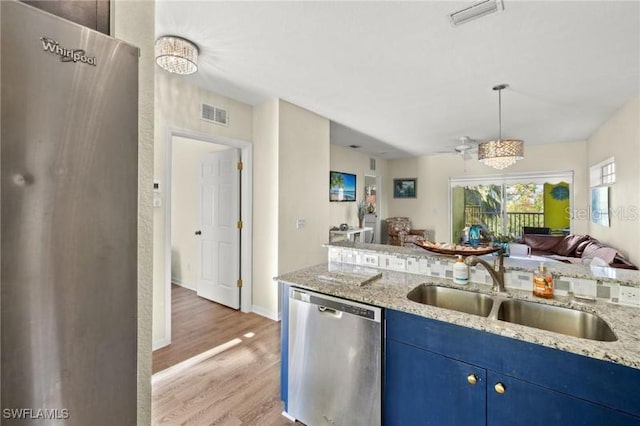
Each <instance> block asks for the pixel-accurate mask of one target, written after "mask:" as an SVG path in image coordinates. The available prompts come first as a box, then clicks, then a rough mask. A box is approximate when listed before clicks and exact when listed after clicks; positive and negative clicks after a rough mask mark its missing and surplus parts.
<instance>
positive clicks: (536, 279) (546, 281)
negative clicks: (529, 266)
mask: <svg viewBox="0 0 640 426" xmlns="http://www.w3.org/2000/svg"><path fill="white" fill-rule="evenodd" d="M533 295H534V296H537V297H543V298H545V299H553V275H551V273H549V271H547V266H546V265H545V264H544V262H540V266H539V267H538V270H537V271H536V272H535V273H534V274H533Z"/></svg>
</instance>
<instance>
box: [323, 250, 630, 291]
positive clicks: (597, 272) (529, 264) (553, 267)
mask: <svg viewBox="0 0 640 426" xmlns="http://www.w3.org/2000/svg"><path fill="white" fill-rule="evenodd" d="M325 247H337V248H344V249H355V250H358V251H364V252H367V251H369V252H371V253H382V254H388V255H395V256H398V257H405V258H406V257H418V258H428V259H440V260H442V259H447V260H450V261H451V262H454V261H455V259H454V257H452V256H445V255H442V254H438V253H433V252H430V251H428V250H424V249H421V248H419V247H416V246H415V245H409V246H405V247H400V246H391V245H386V244H367V243H358V242H351V241H341V242H337V243H329V244H325ZM491 257H492V255H485V256H484V257H483V258H484V259H487V258H489V259H490V258H491ZM545 264H546V265H547V270H548V271H549V272H551V273H552V274H553V275H554V276H564V277H573V278H583V279H591V280H599V281H602V282H615V283H618V284H624V285H628V286H631V287H640V271H637V270H629V269H621V268H609V267H589V266H586V265H575V264H570V263H563V262H559V261H555V260H553V259H547V260H546V261H545ZM539 265H540V261H538V260H528V259H526V258H523V257H505V258H504V267H505V269H506V270H507V271H510V270H511V271H526V272H535V271H536V270H537V269H538V266H539Z"/></svg>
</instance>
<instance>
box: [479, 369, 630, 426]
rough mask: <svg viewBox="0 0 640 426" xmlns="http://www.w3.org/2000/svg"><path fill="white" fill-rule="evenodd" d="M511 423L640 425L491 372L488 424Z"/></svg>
mask: <svg viewBox="0 0 640 426" xmlns="http://www.w3.org/2000/svg"><path fill="white" fill-rule="evenodd" d="M550 368H553V366H550ZM587 374H588V373H587ZM498 383H499V384H500V385H501V386H502V388H501V389H500V390H504V393H498V392H497V391H496V389H495V385H496V384H498ZM510 424H517V425H518V426H549V425H571V426H578V425H580V426H602V425H615V426H639V425H640V419H638V418H634V417H631V416H629V415H627V414H624V413H621V412H619V411H615V410H612V409H609V408H606V407H604V406H601V405H597V404H593V403H591V402H588V401H585V400H582V399H578V398H575V397H572V396H569V395H565V394H563V393H560V392H556V391H553V390H550V389H547V388H544V387H541V386H537V385H534V384H531V383H527V382H523V381H521V380H517V379H514V378H511V377H508V376H504V375H501V374H498V373H494V372H492V371H488V372H487V426H504V425H510Z"/></svg>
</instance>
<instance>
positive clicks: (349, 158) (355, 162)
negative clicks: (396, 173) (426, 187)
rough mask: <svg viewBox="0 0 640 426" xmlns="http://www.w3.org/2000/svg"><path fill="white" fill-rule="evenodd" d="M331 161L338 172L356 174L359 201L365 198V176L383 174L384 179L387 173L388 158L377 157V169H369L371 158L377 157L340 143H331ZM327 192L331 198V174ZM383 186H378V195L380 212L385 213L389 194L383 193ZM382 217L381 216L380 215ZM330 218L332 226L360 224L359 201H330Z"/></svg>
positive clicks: (327, 196) (331, 166) (332, 166)
mask: <svg viewBox="0 0 640 426" xmlns="http://www.w3.org/2000/svg"><path fill="white" fill-rule="evenodd" d="M330 154H331V162H330V168H331V170H333V171H336V172H346V173H352V174H354V175H356V186H357V188H356V199H357V200H358V201H360V200H362V199H363V198H364V176H365V175H369V176H373V175H375V176H382V178H383V179H384V177H385V175H386V173H387V160H384V159H380V158H376V170H375V171H371V170H370V169H369V166H370V164H369V159H370V158H375V157H373V156H371V155H369V154H364V153H362V152H358V151H356V150H354V149H352V148H346V147H344V146H340V145H334V144H331V152H330ZM326 186H327V188H326V189H327V194H326V199H327V200H328V199H329V174H328V173H327V176H326ZM382 189H383V188H378V196H379V197H381V198H380V200H381V206H380V212H378V213H381V214H382V215H385V214H386V213H385V212H386V208H387V198H388V194H385V193H381V190H382ZM378 217H379V219H382V217H381V216H378ZM329 218H330V223H331V225H332V226H337V225H339V224H341V223H348V224H349V225H352V226H357V225H358V212H357V203H332V202H329Z"/></svg>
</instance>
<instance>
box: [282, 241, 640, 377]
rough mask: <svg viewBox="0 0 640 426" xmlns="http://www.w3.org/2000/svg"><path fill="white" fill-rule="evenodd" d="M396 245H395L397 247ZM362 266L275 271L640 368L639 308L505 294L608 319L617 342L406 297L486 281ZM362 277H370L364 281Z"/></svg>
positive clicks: (340, 293) (328, 289) (348, 294)
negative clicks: (429, 287)
mask: <svg viewBox="0 0 640 426" xmlns="http://www.w3.org/2000/svg"><path fill="white" fill-rule="evenodd" d="M394 248H395V249H399V247H394ZM393 253H396V254H397V253H398V252H397V251H395V250H394V251H393ZM336 267H337V268H339V269H340V274H339V279H327V277H328V276H329V277H333V276H335V274H333V275H332V273H333V272H334V271H335V269H336ZM348 268H353V269H354V271H357V272H354V275H352V276H351V277H350V276H349V273H348ZM362 269H363V268H362V267H356V266H350V265H344V264H341V265H334V264H331V265H329V264H326V263H325V264H321V265H316V266H313V267H310V268H306V269H302V270H299V271H295V272H291V273H288V274H284V275H282V276H279V277H277V278H276V280H277V281H279V282H283V283H287V284H290V285H293V286H296V287H300V288H305V289H308V290H312V291H316V292H319V293H323V294H327V295H331V296H336V297H341V298H344V299H349V300H353V301H356V302H362V303H366V304H370V305H374V306H379V307H382V308H389V309H395V310H398V311H403V312H408V313H411V314H416V315H420V316H423V317H426V318H431V319H435V320H440V321H444V322H448V323H451V324H456V325H460V326H463V327H469V328H472V329H476V330H481V331H485V332H489V333H494V334H497V335H500V336H505V337H510V338H514V339H517V340H522V341H525V342H529V343H535V344H539V345H542V346H546V347H549V348H554V349H559V350H563V351H567V352H572V353H575V354H579V355H584V356H588V357H592V358H597V359H600V360H604V361H610V362H614V363H617V364H621V365H625V366H628V367H632V368H640V327H639V325H640V309H639V308H636V307H629V306H622V305H617V304H612V303H609V302H605V301H603V300H597V301H595V302H587V303H582V302H579V301H576V300H573V299H571V298H569V297H560V296H557V297H556V298H555V299H553V300H545V299H539V298H535V297H533V296H532V295H531V293H530V292H528V291H521V290H510V289H509V290H508V294H507V296H506V297H509V298H516V299H524V300H533V301H535V302H538V303H547V304H553V305H558V306H564V307H570V308H574V309H578V310H583V311H587V312H592V313H595V314H597V315H598V316H600V317H601V318H602V319H604V320H605V321H606V322H607V323H608V324H609V326H610V327H611V329H612V330H613V331H614V333H615V334H616V336H617V337H618V340H617V341H615V342H599V341H593V340H588V339H581V338H578V337H573V336H567V335H564V334H558V333H554V332H549V331H545V330H539V329H536V328H531V327H526V326H522V325H518V324H512V323H507V322H503V321H499V320H495V319H489V318H484V317H480V316H476V315H471V314H465V313H461V312H457V311H452V310H448V309H443V308H437V307H434V306H429V305H424V304H421V303H417V302H413V301H410V300H409V299H407V297H406V295H407V293H409V291H411V290H412V289H413V288H415V287H417V286H418V285H420V284H423V283H429V284H437V285H443V286H448V287H454V288H462V289H465V290H472V291H477V292H481V293H486V294H492V293H491V286H489V285H482V284H474V283H472V284H469V285H464V286H460V285H454V284H453V282H452V281H451V280H450V279H445V278H438V277H427V276H420V275H416V274H411V273H405V272H394V271H386V270H373V271H372V273H373V272H375V273H378V272H381V273H382V274H381V277H380V278H377V279H365V278H363V275H362V273H361V272H360V271H362ZM363 281H368V282H367V283H365V284H362V282H363Z"/></svg>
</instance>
